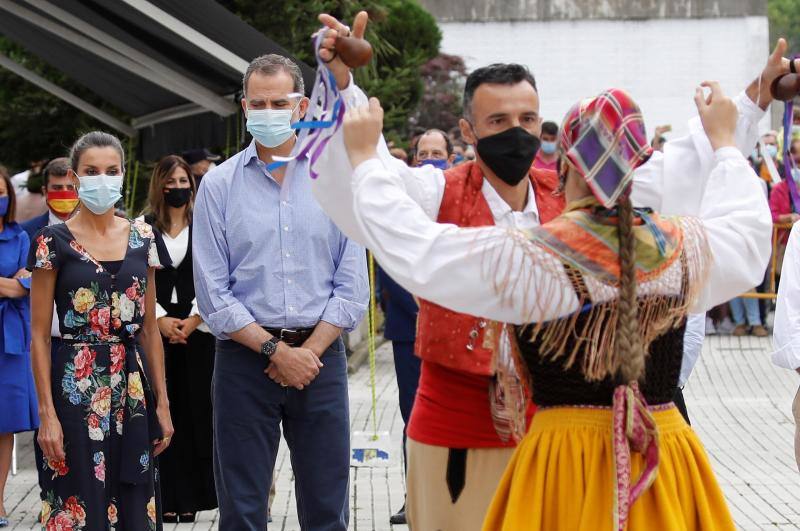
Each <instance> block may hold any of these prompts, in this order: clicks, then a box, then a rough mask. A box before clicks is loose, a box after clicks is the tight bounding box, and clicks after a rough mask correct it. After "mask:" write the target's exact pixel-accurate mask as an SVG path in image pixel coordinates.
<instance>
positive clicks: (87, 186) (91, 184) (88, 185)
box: [78, 174, 122, 216]
mask: <svg viewBox="0 0 800 531" xmlns="http://www.w3.org/2000/svg"><path fill="white" fill-rule="evenodd" d="M78 181H80V188H79V189H78V199H80V200H81V203H83V205H84V206H85V207H86V208H88V209H89V210H91V211H92V212H94V213H95V214H97V215H98V216H99V215H101V214H105V213H106V212H108V210H109V209H111V208H113V206H114V205H115V204H116V203H117V201H119V200H120V199H121V198H122V175H106V174H102V175H85V176H83V177H81V176H78Z"/></svg>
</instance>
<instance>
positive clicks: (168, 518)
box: [161, 513, 178, 524]
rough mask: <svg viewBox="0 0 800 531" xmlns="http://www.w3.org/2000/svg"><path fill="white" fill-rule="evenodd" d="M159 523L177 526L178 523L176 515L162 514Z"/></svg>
mask: <svg viewBox="0 0 800 531" xmlns="http://www.w3.org/2000/svg"><path fill="white" fill-rule="evenodd" d="M161 521H162V522H164V523H165V524H177V523H178V515H177V514H175V513H164V514H163V515H162V516H161Z"/></svg>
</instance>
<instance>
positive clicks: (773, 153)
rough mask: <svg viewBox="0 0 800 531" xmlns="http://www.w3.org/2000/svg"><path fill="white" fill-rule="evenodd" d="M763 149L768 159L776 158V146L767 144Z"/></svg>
mask: <svg viewBox="0 0 800 531" xmlns="http://www.w3.org/2000/svg"><path fill="white" fill-rule="evenodd" d="M765 147H766V149H767V156H768V157H769V158H771V159H774V158H775V157H777V156H778V146H774V145H772V144H767V145H766V146H765Z"/></svg>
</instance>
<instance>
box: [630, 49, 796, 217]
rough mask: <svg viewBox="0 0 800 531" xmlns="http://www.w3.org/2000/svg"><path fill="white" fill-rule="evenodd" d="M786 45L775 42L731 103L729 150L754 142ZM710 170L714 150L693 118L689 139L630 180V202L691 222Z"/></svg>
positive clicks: (744, 149) (745, 149)
mask: <svg viewBox="0 0 800 531" xmlns="http://www.w3.org/2000/svg"><path fill="white" fill-rule="evenodd" d="M784 53H786V42H785V41H784V40H783V39H779V41H778V44H777V45H776V47H775V50H774V51H773V52H772V54H771V55H770V56H769V58H768V59H767V63H766V65H765V66H764V69H763V70H762V72H761V74H760V76H759V77H758V78H757V79H755V80H754V81H753V82H752V83H750V85H748V87H746V89H745V90H744V91H742V92H741V93H740V94H739V95H738V96H736V97H735V98H733V102H734V103H735V105H736V109H737V111H738V118H737V121H736V128H735V132H734V136H733V144H732V145H734V146H735V147H736V148H737V149H738V150H739V151H740V152H741V153H742V154H744V155H748V154H749V153H750V151H751V150H752V149H753V146H755V145H756V142H757V140H758V122H759V121H760V120H761V119H762V118H763V117H764V114H765V111H766V109H767V107H768V106H769V104H770V103H771V102H772V96H771V95H770V92H769V86H770V84H771V83H772V81H773V80H774V79H775V78H776V77H777V76H778V75H780V74H782V73H785V72H788V71H789V60H788V59H785V58H784V57H783V54H784ZM715 164H716V161H715V158H714V149H713V148H712V147H711V142H710V141H709V138H708V136H707V134H706V132H705V130H704V128H703V125H702V123H701V119H700V117H699V116H696V117H694V118H692V119H691V120H690V121H689V134H688V135H686V136H683V137H680V138H676V139H675V140H670V141H669V142H667V143H666V144H665V145H664V152H663V153H654V154H653V156H652V157H651V159H650V160H649V161H648V162H647V163H646V164H644V165H642V166H641V167H640V168H638V169H637V170H636V173H635V174H634V183H635V184H634V187H633V201H634V204H635V205H636V206H645V207H650V208H652V209H654V210H656V211H657V212H660V213H662V214H668V215H682V216H697V215H699V212H700V205H701V203H702V200H703V194H705V191H706V188H707V185H708V182H709V178H710V175H711V170H712V169H713V168H714V166H715Z"/></svg>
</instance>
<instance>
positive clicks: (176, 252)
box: [145, 155, 217, 522]
mask: <svg viewBox="0 0 800 531" xmlns="http://www.w3.org/2000/svg"><path fill="white" fill-rule="evenodd" d="M194 195H195V184H194V180H193V177H192V173H191V170H190V168H189V166H188V165H187V164H186V162H185V161H184V160H183V159H182V158H180V157H178V156H176V155H169V156H166V157H164V158H163V159H161V160H160V161H159V162H158V164H157V165H156V167H155V169H154V170H153V176H152V178H151V180H150V191H149V196H148V206H147V210H146V215H145V220H146V221H147V222H148V223H150V224H151V225H152V226H153V229H154V232H155V234H156V238H157V244H158V247H159V252H160V253H161V254H163V255H165V256H162V257H161V259H162V263H163V264H164V268H163V269H161V270H160V271H158V272H157V273H156V301H157V303H158V305H157V308H156V314H157V317H158V328H159V330H160V332H161V336H162V340H163V342H164V358H165V364H166V374H167V394H168V396H169V402H170V411H171V413H172V418H173V422H174V425H175V435H174V436H173V439H172V445H171V447H170V449H168V450H167V451H165V452H164V453H163V454H162V456H161V460H160V470H161V502H162V503H161V506H162V511H163V516H164V522H176V521H178V519H180V521H181V522H192V521H194V518H195V513H196V512H197V511H201V510H207V509H214V508H216V507H217V499H216V492H215V489H214V474H213V465H212V440H213V437H212V430H211V376H212V373H213V370H214V337H213V336H212V335H211V334H210V333H209V330H208V328H206V327H205V325H204V324H203V321H202V319H201V318H200V315H199V312H198V311H197V305H196V304H195V300H194V276H193V272H192V207H193V205H194Z"/></svg>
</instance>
